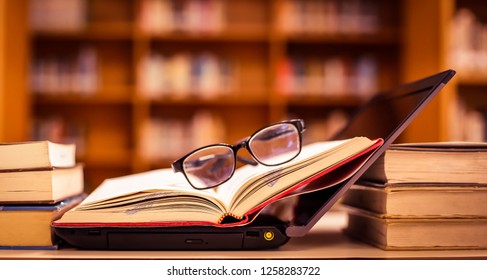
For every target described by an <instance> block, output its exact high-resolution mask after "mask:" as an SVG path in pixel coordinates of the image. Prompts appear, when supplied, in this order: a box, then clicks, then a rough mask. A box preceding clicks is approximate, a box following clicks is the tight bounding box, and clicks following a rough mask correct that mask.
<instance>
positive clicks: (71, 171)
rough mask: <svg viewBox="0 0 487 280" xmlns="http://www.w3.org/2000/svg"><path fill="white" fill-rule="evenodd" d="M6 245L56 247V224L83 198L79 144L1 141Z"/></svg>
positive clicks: (0, 206) (0, 234)
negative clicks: (54, 227)
mask: <svg viewBox="0 0 487 280" xmlns="http://www.w3.org/2000/svg"><path fill="white" fill-rule="evenodd" d="M0 159H1V160H0V228H2V230H1V231H0V248H2V249H9V248H20V249H26V248H29V249H30V248H56V246H57V240H56V238H55V237H54V235H53V234H52V231H51V222H52V221H53V220H55V219H56V218H59V217H60V216H61V215H62V214H63V213H64V212H66V211H67V210H69V209H71V208H73V207H74V206H76V205H77V204H78V203H79V202H80V201H81V200H82V198H83V167H82V165H79V164H78V165H77V164H76V160H75V145H72V144H71V145H64V144H56V143H52V142H49V141H34V142H22V143H9V144H0Z"/></svg>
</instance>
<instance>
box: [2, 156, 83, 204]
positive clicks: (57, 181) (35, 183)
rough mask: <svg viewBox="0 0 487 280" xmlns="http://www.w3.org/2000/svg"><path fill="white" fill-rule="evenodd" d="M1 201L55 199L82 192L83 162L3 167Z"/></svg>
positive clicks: (43, 201) (55, 200)
mask: <svg viewBox="0 0 487 280" xmlns="http://www.w3.org/2000/svg"><path fill="white" fill-rule="evenodd" d="M0 186H1V187H0V203H38V204H40V203H54V202H57V201H60V200H62V199H65V198H67V197H70V196H73V195H77V194H80V193H82V192H83V187H84V181H83V166H82V165H81V164H78V165H76V166H74V167H70V168H56V167H54V168H49V169H30V170H21V171H5V170H3V171H0Z"/></svg>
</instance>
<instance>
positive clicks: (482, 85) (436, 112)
mask: <svg viewBox="0 0 487 280" xmlns="http://www.w3.org/2000/svg"><path fill="white" fill-rule="evenodd" d="M404 8H405V9H404V10H405V12H406V13H408V14H410V15H411V16H409V17H407V18H406V20H405V23H404V30H405V32H404V36H403V37H404V38H403V42H404V52H403V53H404V55H403V56H402V59H401V63H402V65H403V70H402V71H403V73H404V74H403V75H402V77H404V78H405V79H406V80H410V79H415V78H419V77H421V76H422V75H426V73H428V72H435V71H440V70H441V69H447V68H453V69H455V70H457V77H456V78H454V79H453V80H452V81H451V84H449V85H448V86H447V87H446V88H445V89H444V90H442V93H441V95H440V96H439V97H438V98H436V100H435V101H434V102H433V103H432V104H431V105H430V106H428V107H429V108H427V109H426V111H425V112H424V113H423V114H422V115H421V116H420V120H419V121H417V122H416V123H414V124H413V127H410V128H409V129H408V131H406V133H408V135H407V136H406V137H407V138H410V139H415V140H417V141H430V140H441V141H486V139H487V133H486V125H485V123H486V114H485V112H486V111H487V106H486V104H487V97H486V96H485V90H486V89H487V72H486V70H485V69H484V68H485V66H484V63H483V62H484V59H485V58H484V57H485V46H484V43H483V39H482V38H483V36H484V35H481V34H482V33H483V31H482V30H484V29H485V26H486V23H487V17H486V15H487V6H486V5H485V4H484V3H483V2H482V1H475V0H447V1H441V0H439V1H438V0H435V1H428V2H427V3H425V2H424V1H415V0H413V1H406V2H405V6H404ZM413 11H416V12H414V13H413ZM417 61H421V62H422V63H421V65H420V66H419V65H418V64H417V63H416V62H417ZM421 123H422V124H423V125H422V126H423V127H425V126H429V127H430V128H431V129H430V130H427V129H424V128H422V126H421V125H420V124H421Z"/></svg>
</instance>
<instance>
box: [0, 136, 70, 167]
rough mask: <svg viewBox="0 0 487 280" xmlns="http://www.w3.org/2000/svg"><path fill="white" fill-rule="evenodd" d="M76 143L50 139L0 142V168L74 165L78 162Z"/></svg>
mask: <svg viewBox="0 0 487 280" xmlns="http://www.w3.org/2000/svg"><path fill="white" fill-rule="evenodd" d="M75 151H76V146H75V145H74V144H58V143H53V142H49V141H32V142H13V143H2V144H0V170H24V169H39V168H52V167H73V166H74V165H75V162H76V155H75Z"/></svg>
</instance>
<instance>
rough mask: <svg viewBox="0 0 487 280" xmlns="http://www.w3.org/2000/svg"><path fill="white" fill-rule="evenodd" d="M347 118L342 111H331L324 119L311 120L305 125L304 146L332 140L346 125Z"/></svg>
mask: <svg viewBox="0 0 487 280" xmlns="http://www.w3.org/2000/svg"><path fill="white" fill-rule="evenodd" d="M348 118H349V116H348V115H347V113H346V112H344V111H343V110H333V111H331V112H330V113H329V114H328V115H327V116H326V118H322V119H312V120H310V121H308V122H307V123H306V131H307V132H306V135H304V136H303V142H304V143H306V144H309V143H313V142H318V141H324V140H329V139H333V136H334V135H335V134H336V133H338V132H339V131H340V130H341V129H342V128H343V127H345V125H346V124H347V123H348Z"/></svg>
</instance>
